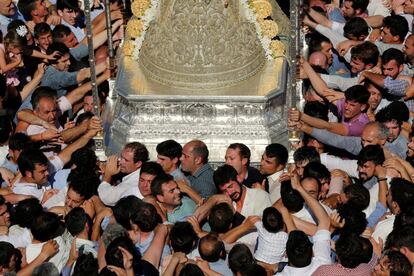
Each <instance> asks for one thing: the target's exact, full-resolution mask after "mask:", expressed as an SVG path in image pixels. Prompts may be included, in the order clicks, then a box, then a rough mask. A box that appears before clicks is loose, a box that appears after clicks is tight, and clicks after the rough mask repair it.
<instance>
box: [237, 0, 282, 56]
mask: <svg viewBox="0 0 414 276" xmlns="http://www.w3.org/2000/svg"><path fill="white" fill-rule="evenodd" d="M240 3H241V5H242V7H243V10H244V11H245V17H246V19H247V20H248V21H249V22H250V23H252V24H254V25H255V27H256V34H257V37H258V39H259V40H260V43H261V44H262V47H263V49H264V51H265V55H266V58H267V59H269V60H273V59H275V58H276V57H278V56H283V55H284V54H285V45H284V44H283V43H282V42H281V41H280V40H278V39H276V36H277V35H278V33H279V27H278V25H277V23H276V22H275V21H273V20H272V19H268V18H269V17H270V16H271V14H272V5H271V4H270V3H269V1H268V0H240Z"/></svg>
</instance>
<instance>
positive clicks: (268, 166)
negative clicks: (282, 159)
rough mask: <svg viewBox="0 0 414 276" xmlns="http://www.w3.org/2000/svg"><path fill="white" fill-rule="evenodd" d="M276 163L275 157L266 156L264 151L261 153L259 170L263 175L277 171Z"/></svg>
mask: <svg viewBox="0 0 414 276" xmlns="http://www.w3.org/2000/svg"><path fill="white" fill-rule="evenodd" d="M278 165H279V164H278V163H277V160H276V157H268V156H267V155H266V153H263V155H262V160H260V167H259V171H260V173H261V174H263V175H271V174H274V173H275V172H276V171H277V167H278Z"/></svg>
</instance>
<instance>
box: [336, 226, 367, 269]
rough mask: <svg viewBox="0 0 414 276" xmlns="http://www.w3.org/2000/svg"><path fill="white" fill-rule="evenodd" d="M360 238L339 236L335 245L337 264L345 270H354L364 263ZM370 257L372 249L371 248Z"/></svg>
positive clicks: (356, 236) (353, 235)
mask: <svg viewBox="0 0 414 276" xmlns="http://www.w3.org/2000/svg"><path fill="white" fill-rule="evenodd" d="M361 239H363V238H362V237H359V236H358V235H356V234H348V235H340V236H339V239H338V240H337V241H336V243H335V249H336V254H337V255H338V259H339V262H340V264H341V265H342V266H344V267H346V268H355V267H357V266H358V265H360V264H361V263H363V262H364V259H365V258H364V254H363V253H364V248H363V243H362V240H361ZM371 255H372V247H371Z"/></svg>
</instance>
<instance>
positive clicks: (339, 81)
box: [320, 74, 358, 91]
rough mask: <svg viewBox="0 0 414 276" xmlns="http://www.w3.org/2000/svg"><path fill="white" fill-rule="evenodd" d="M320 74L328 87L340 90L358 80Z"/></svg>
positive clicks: (354, 83) (345, 88)
mask: <svg viewBox="0 0 414 276" xmlns="http://www.w3.org/2000/svg"><path fill="white" fill-rule="evenodd" d="M320 76H321V78H322V80H324V81H325V82H326V85H327V86H328V87H329V88H333V89H340V90H342V91H345V90H347V89H348V88H350V87H352V86H354V85H356V84H357V82H358V78H344V77H341V76H336V75H327V74H321V75H320Z"/></svg>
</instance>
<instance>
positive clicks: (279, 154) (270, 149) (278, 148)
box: [265, 143, 289, 164]
mask: <svg viewBox="0 0 414 276" xmlns="http://www.w3.org/2000/svg"><path fill="white" fill-rule="evenodd" d="M265 154H266V156H267V157H269V158H276V162H277V163H278V164H286V163H287V160H288V155H289V154H288V151H287V149H286V147H285V146H284V145H282V144H278V143H273V144H270V145H268V146H267V147H266V148H265Z"/></svg>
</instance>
